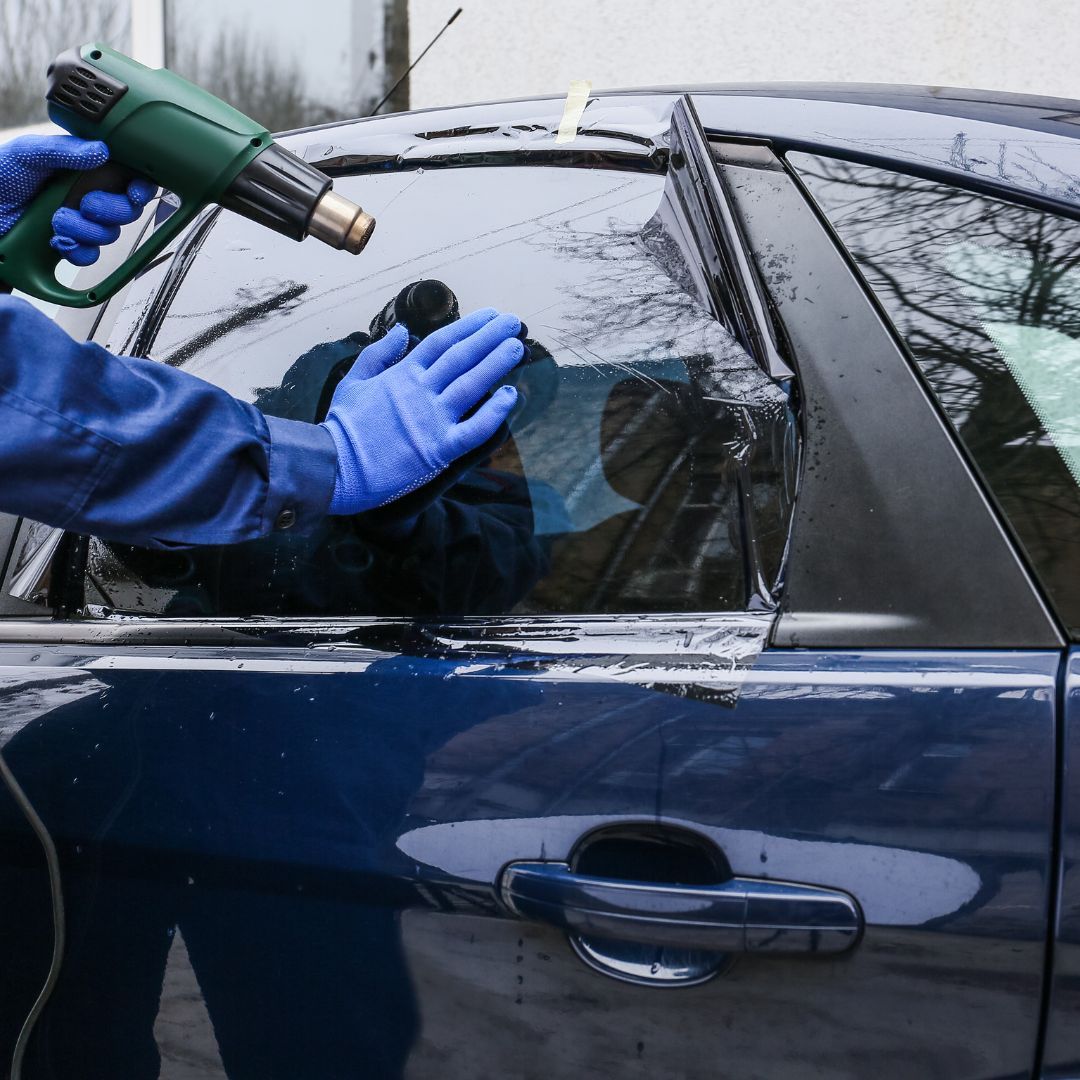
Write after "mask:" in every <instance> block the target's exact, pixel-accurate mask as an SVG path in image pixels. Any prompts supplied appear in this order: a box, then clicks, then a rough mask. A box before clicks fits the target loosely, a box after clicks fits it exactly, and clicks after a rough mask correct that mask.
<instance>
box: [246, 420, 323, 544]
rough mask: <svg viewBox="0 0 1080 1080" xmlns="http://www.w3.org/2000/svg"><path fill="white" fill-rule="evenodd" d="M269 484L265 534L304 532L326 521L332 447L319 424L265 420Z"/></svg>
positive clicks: (265, 509)
mask: <svg viewBox="0 0 1080 1080" xmlns="http://www.w3.org/2000/svg"><path fill="white" fill-rule="evenodd" d="M265 419H266V426H267V428H268V429H269V431H270V484H269V488H268V490H267V493H266V505H265V507H264V509H263V525H264V531H265V532H267V533H270V532H281V531H283V530H285V529H292V530H295V531H296V532H309V531H310V530H311V529H313V528H314V527H315V526H316V525H318V523H319V522H320V521H322V519H323V518H324V517H325V516H326V512H327V510H328V509H329V507H330V498H331V496H332V495H333V494H334V477H335V476H336V474H337V448H336V447H335V446H334V440H333V438H332V436H331V435H330V432H329V431H327V430H326V428H324V427H322V426H321V425H319V424H305V423H303V422H301V421H299V420H284V419H282V418H281V417H279V416H267V417H266V418H265Z"/></svg>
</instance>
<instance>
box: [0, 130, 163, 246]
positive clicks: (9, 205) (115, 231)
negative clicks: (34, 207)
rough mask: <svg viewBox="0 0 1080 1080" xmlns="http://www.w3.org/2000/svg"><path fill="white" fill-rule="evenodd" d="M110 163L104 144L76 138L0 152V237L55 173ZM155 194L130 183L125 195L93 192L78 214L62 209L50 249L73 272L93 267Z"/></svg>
mask: <svg viewBox="0 0 1080 1080" xmlns="http://www.w3.org/2000/svg"><path fill="white" fill-rule="evenodd" d="M108 159H109V148H108V147H107V146H106V145H105V144H104V143H103V142H88V141H86V140H85V139H78V138H76V137H75V136H74V135H23V136H22V137H21V138H18V139H14V140H13V141H12V142H9V143H7V144H5V145H4V146H0V236H3V234H4V233H6V232H7V231H8V230H9V229H10V228H11V227H12V226H13V225H14V224H15V222H16V221H18V220H19V218H20V217H22V215H23V211H24V210H25V209H26V207H27V206H28V204H29V203H30V202H31V201H32V200H33V198H34V196H35V195H36V194H37V193H38V191H39V190H40V189H41V187H42V185H43V184H44V183H45V182H46V181H47V180H48V179H49V177H50V176H51V175H52V173H53V171H54V170H56V169H96V168H97V167H98V166H99V165H104V164H105V162H106V161H108ZM156 190H157V188H156V187H155V186H154V185H153V184H151V183H150V182H149V181H148V180H132V181H131V183H130V184H128V189H127V193H126V194H124V195H119V194H115V195H114V194H110V193H109V192H105V191H91V192H89V193H88V194H87V195H84V196H83V198H82V201H81V202H80V203H79V209H78V210H76V209H74V208H73V207H70V206H62V207H61V208H60V209H59V210H57V211H56V213H55V214H54V215H53V232H54V234H55V235H54V236H53V238H52V239H51V240H50V241H49V246H50V247H51V248H52V249H53V250H54V251H59V252H60V253H61V254H62V255H63V256H64V258H66V259H67V260H68V261H69V262H73V263H75V265H76V266H89V265H90V264H91V263H93V262H96V261H97V258H98V255H99V254H100V250H99V249H100V246H101V245H102V244H111V243H112V242H113V241H114V240H116V238H117V237H118V236H119V235H120V226H121V225H128V224H130V223H131V222H133V221H135V220H136V218H138V216H139V215H140V214H141V213H142V208H143V207H144V206H145V205H146V203H148V202H149V201H150V199H151V198H153V195H154V192H155V191H156Z"/></svg>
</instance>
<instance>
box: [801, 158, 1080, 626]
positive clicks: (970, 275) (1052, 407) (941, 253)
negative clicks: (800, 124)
mask: <svg viewBox="0 0 1080 1080" xmlns="http://www.w3.org/2000/svg"><path fill="white" fill-rule="evenodd" d="M789 160H790V161H791V163H792V164H793V165H794V166H795V167H796V169H798V170H799V173H800V175H801V177H802V179H803V181H804V182H805V183H806V185H807V186H808V188H809V189H810V191H811V193H812V194H813V197H814V198H815V199H816V200H817V202H818V204H819V205H820V206H821V208H822V210H823V211H824V212H825V214H826V215H827V216H828V218H829V220H830V221H831V222H832V224H833V227H834V228H835V229H836V231H837V233H838V234H839V236H840V238H841V240H842V241H843V242H844V244H845V245H846V246H847V247H848V249H849V250H850V251H851V253H852V255H853V256H854V258H855V260H856V262H857V263H858V265H859V267H860V269H861V270H862V272H863V274H864V275H865V277H866V279H867V282H868V283H869V285H870V287H871V288H872V289H873V290H874V292H875V293H876V294H877V296H878V298H879V299H880V300H881V302H882V303H883V305H884V306H885V309H886V311H887V313H888V315H889V316H890V318H891V319H892V320H893V323H894V324H895V325H896V327H897V329H898V330H899V331H900V333H901V334H902V335H903V337H904V338H905V340H906V342H907V345H908V347H909V349H910V351H911V353H912V354H913V356H914V357H915V360H916V361H917V363H918V365H919V367H920V369H921V370H922V373H923V375H924V376H925V377H926V380H927V382H928V383H929V385H930V387H931V388H932V390H933V392H934V394H935V395H936V396H937V398H938V400H939V401H940V403H941V405H942V406H943V408H944V410H945V412H946V414H947V415H948V417H949V419H950V421H951V422H952V424H953V426H954V427H955V429H956V431H957V432H958V433H959V435H960V438H961V439H962V441H963V442H964V444H965V445H966V446H967V448H968V450H969V452H970V454H971V457H972V459H973V460H974V462H975V465H976V467H977V468H978V469H979V470H980V471H981V473H982V476H983V478H984V480H985V482H986V484H987V486H988V488H989V489H990V492H991V494H992V495H993V497H994V498H996V500H997V502H998V504H999V506H1000V507H1001V509H1002V511H1003V512H1004V514H1005V516H1006V518H1007V519H1008V521H1009V523H1010V524H1011V526H1012V528H1013V531H1014V533H1015V535H1016V537H1017V538H1018V540H1019V541H1020V543H1021V545H1022V546H1023V548H1024V549H1025V551H1026V553H1027V556H1028V559H1029V561H1030V564H1031V566H1032V568H1033V569H1034V571H1035V573H1036V574H1037V575H1038V577H1039V578H1040V579H1041V581H1042V584H1043V586H1044V588H1045V589H1046V591H1047V594H1048V597H1049V599H1050V601H1051V603H1052V604H1053V605H1054V607H1055V608H1056V610H1057V612H1058V614H1059V616H1060V617H1061V619H1062V621H1063V622H1064V623H1065V624H1066V625H1067V626H1068V627H1070V631H1071V633H1072V635H1073V636H1074V637H1075V636H1076V635H1077V634H1078V633H1080V224H1077V223H1076V222H1072V221H1069V220H1067V219H1064V218H1060V217H1057V216H1056V215H1054V214H1049V213H1044V212H1042V211H1038V210H1031V209H1028V208H1026V207H1021V206H1015V205H1013V204H1011V203H1006V202H1001V201H998V200H995V199H990V198H985V197H983V196H980V195H976V194H972V193H970V192H966V191H961V190H959V189H957V188H954V187H950V186H947V185H943V184H938V183H934V182H931V181H928V180H921V179H917V178H914V177H909V176H901V175H897V174H895V173H890V172H886V171H883V170H881V169H876V168H873V167H870V166H865V165H855V164H851V163H848V162H841V161H834V160H831V159H826V158H820V157H815V156H811V155H808V154H791V155H789ZM987 587H988V588H993V583H992V582H987Z"/></svg>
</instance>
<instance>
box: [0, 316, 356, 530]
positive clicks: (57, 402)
mask: <svg viewBox="0 0 1080 1080" xmlns="http://www.w3.org/2000/svg"><path fill="white" fill-rule="evenodd" d="M336 467H337V454H336V450H335V448H334V442H333V439H332V438H331V436H330V434H329V432H328V431H326V429H325V428H322V427H319V426H318V425H316V424H305V423H301V422H299V421H296V420H284V419H280V418H277V417H272V416H264V415H263V414H262V413H261V412H259V410H258V409H256V408H255V407H254V406H252V405H249V404H247V403H246V402H243V401H238V400H237V399H236V398H234V397H232V396H231V395H230V394H227V393H226V392H225V391H224V390H222V389H220V388H219V387H216V386H212V385H211V384H210V383H207V382H203V380H202V379H198V378H196V377H195V376H193V375H189V374H187V373H186V372H184V371H180V370H178V369H177V368H173V367H169V366H167V365H165V364H160V363H156V362H155V361H153V360H139V359H135V358H133V357H126V356H113V355H112V354H111V353H109V352H107V351H106V350H105V349H103V348H101V347H100V346H99V345H94V344H92V343H90V342H77V341H74V340H73V339H72V338H71V337H69V336H68V335H67V334H66V333H65V332H64V331H63V330H61V329H60V327H58V326H57V325H56V324H55V323H53V322H52V321H51V320H50V319H48V318H46V317H45V316H44V315H42V314H41V312H39V311H37V310H36V309H35V308H33V307H32V306H31V305H30V304H28V303H26V301H24V300H19V299H16V298H14V297H10V296H0V476H2V478H3V479H2V481H0V511H3V512H7V513H9V514H22V515H24V516H25V517H28V518H32V519H34V520H35V521H41V522H44V523H46V524H48V525H57V526H60V527H62V528H65V529H71V530H74V531H77V532H83V533H90V534H93V535H95V536H100V537H102V538H103V539H106V540H115V541H119V542H122V543H130V544H139V545H142V546H144V547H155V548H165V547H189V546H193V545H196V544H235V543H239V542H240V541H244V540H253V539H255V538H257V537H260V536H264V535H266V534H267V533H270V532H273V531H274V530H275V529H296V530H297V531H306V530H307V529H309V528H311V527H312V526H314V525H315V524H316V523H317V522H318V521H319V520H321V519H322V517H323V516H324V515H325V513H326V510H327V507H328V506H329V504H330V497H331V495H332V494H333V490H334V474H335V471H336Z"/></svg>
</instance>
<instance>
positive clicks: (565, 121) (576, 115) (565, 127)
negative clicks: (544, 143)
mask: <svg viewBox="0 0 1080 1080" xmlns="http://www.w3.org/2000/svg"><path fill="white" fill-rule="evenodd" d="M590 90H592V83H591V82H589V80H588V79H574V80H572V81H571V83H570V90H569V92H568V93H567V95H566V104H565V105H564V106H563V114H562V121H561V122H560V124H559V134H558V135H556V136H555V142H556V143H566V142H573V141H574V140H575V139H576V138H577V133H578V124H580V123H581V114H582V113H583V112H584V111H585V106H586V105H588V104H589V91H590Z"/></svg>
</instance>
